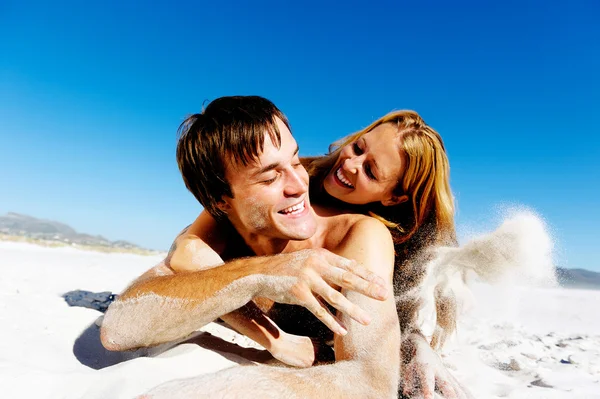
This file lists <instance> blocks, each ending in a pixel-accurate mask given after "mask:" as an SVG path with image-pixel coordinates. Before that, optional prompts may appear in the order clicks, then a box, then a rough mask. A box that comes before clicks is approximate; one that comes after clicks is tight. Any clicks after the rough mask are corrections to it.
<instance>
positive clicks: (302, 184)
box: [285, 169, 308, 197]
mask: <svg viewBox="0 0 600 399" xmlns="http://www.w3.org/2000/svg"><path fill="white" fill-rule="evenodd" d="M304 174H306V171H304ZM287 175H288V178H287V182H286V185H285V195H288V196H292V197H293V196H300V195H303V194H304V193H306V192H307V191H308V179H306V178H305V176H304V177H303V174H302V173H300V172H298V171H297V170H295V169H292V170H290V171H289V173H288V174H287Z"/></svg>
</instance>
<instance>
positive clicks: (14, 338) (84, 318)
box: [0, 242, 600, 399]
mask: <svg viewBox="0 0 600 399" xmlns="http://www.w3.org/2000/svg"><path fill="white" fill-rule="evenodd" d="M158 261H159V258H158V257H144V256H138V255H128V254H102V253H94V252H84V251H79V250H76V249H72V248H54V249H51V248H43V247H38V246H34V245H29V244H21V243H9V242H0V270H1V277H0V298H1V300H0V326H2V333H1V335H0V337H1V339H0V387H2V397H4V398H115V399H116V398H132V397H134V396H135V395H138V394H141V393H143V392H145V391H147V390H148V389H150V388H151V387H153V386H156V385H158V384H160V383H162V382H165V381H168V380H171V379H174V378H183V377H190V376H194V375H198V374H201V373H207V372H210V371H215V370H220V369H223V368H226V367H229V366H232V365H236V364H239V363H242V364H244V363H248V360H245V359H244V358H242V357H239V356H237V355H235V354H230V353H226V352H229V351H230V349H232V348H233V347H232V348H228V347H227V344H226V343H224V341H221V340H220V339H218V338H214V337H213V338H212V339H211V336H209V335H207V334H203V335H201V336H200V337H199V338H198V340H197V341H196V343H184V344H180V345H177V346H175V347H172V348H171V349H168V350H166V351H163V352H162V353H161V354H159V355H156V353H157V352H160V351H161V350H164V349H165V348H162V349H161V350H156V349H155V350H152V351H149V352H150V353H149V355H150V356H147V357H138V358H135V356H139V355H140V354H143V353H141V352H138V353H129V354H126V355H119V354H110V353H108V352H105V351H104V350H103V349H102V348H101V346H100V344H99V342H98V335H97V328H96V327H95V326H94V325H93V324H94V321H95V320H96V319H97V317H98V316H99V315H100V313H99V312H97V311H95V310H91V309H84V308H72V307H69V306H68V305H67V304H66V303H65V301H64V300H63V298H62V297H61V295H62V294H64V293H65V292H67V291H71V290H75V289H83V290H89V291H111V290H112V291H115V292H118V291H120V290H122V289H123V288H124V287H125V285H126V284H127V283H128V282H129V281H130V280H132V279H133V278H134V277H136V276H137V275H139V274H141V273H142V272H143V271H145V270H146V269H148V268H149V267H151V266H153V265H154V264H155V263H157V262H158ZM474 293H475V301H474V304H475V305H476V306H475V307H474V308H473V309H472V310H471V312H470V313H469V314H468V315H467V316H465V317H464V318H463V321H462V322H461V324H460V326H459V334H458V336H457V337H456V338H455V339H453V341H452V342H451V343H450V345H449V347H448V348H447V351H446V352H447V355H446V356H445V361H446V363H447V365H448V366H449V367H451V368H452V369H453V370H454V371H453V373H454V374H455V375H456V376H457V378H458V379H459V380H460V381H461V382H463V383H464V384H465V385H467V386H468V387H470V389H471V390H472V392H473V394H474V396H475V397H476V398H488V397H489V398H491V397H508V398H600V383H599V380H600V318H599V317H598V316H597V314H598V310H597V309H598V307H599V306H600V292H595V291H577V290H563V289H556V288H554V289H541V288H525V287H521V288H502V287H490V286H488V285H477V286H475V287H474ZM90 326H91V327H90ZM205 330H208V331H211V332H212V333H213V334H215V335H220V336H222V337H223V338H224V339H226V340H228V341H235V342H238V343H240V344H242V345H245V346H248V343H247V341H246V340H245V339H243V338H241V337H239V336H236V334H234V333H232V332H231V331H230V330H228V329H225V328H223V327H221V326H217V325H215V324H211V325H209V326H207V327H206V328H205ZM198 343H200V345H198ZM224 345H225V346H224ZM216 346H218V347H219V348H220V349H221V352H219V351H214V350H209V349H206V348H207V347H216ZM238 352H240V353H242V354H245V355H246V356H247V357H248V358H250V359H253V357H252V356H253V355H256V354H257V352H256V350H255V349H247V350H245V351H244V350H240V351H238ZM127 358H130V360H125V359H127ZM561 360H563V361H568V362H570V363H561ZM534 381H539V382H535V383H534ZM535 384H538V385H550V386H552V388H547V387H542V386H537V385H535Z"/></svg>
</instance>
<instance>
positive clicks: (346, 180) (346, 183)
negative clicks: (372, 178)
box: [336, 168, 354, 188]
mask: <svg viewBox="0 0 600 399" xmlns="http://www.w3.org/2000/svg"><path fill="white" fill-rule="evenodd" d="M336 175H337V178H338V179H340V181H341V182H342V183H344V184H345V185H347V186H348V187H350V188H354V186H353V185H352V183H350V180H348V179H346V178H345V177H344V175H343V174H342V168H338V170H337V172H336Z"/></svg>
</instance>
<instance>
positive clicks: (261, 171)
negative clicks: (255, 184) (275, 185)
mask: <svg viewBox="0 0 600 399" xmlns="http://www.w3.org/2000/svg"><path fill="white" fill-rule="evenodd" d="M278 166H279V162H275V163H272V164H270V165H267V166H265V167H264V168H260V169H259V170H257V171H256V172H254V173H253V174H252V177H256V176H258V175H261V174H263V173H266V172H268V171H270V170H273V169H277V167H278Z"/></svg>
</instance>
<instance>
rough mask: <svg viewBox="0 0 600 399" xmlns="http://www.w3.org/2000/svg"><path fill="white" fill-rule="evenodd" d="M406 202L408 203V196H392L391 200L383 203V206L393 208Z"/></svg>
mask: <svg viewBox="0 0 600 399" xmlns="http://www.w3.org/2000/svg"><path fill="white" fill-rule="evenodd" d="M406 201H408V195H400V196H397V195H393V194H392V196H391V197H390V198H388V199H386V200H383V201H381V204H382V205H383V206H393V205H398V204H401V203H403V202H406Z"/></svg>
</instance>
